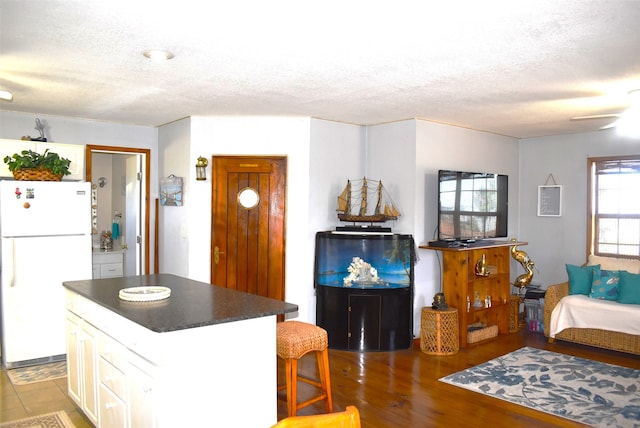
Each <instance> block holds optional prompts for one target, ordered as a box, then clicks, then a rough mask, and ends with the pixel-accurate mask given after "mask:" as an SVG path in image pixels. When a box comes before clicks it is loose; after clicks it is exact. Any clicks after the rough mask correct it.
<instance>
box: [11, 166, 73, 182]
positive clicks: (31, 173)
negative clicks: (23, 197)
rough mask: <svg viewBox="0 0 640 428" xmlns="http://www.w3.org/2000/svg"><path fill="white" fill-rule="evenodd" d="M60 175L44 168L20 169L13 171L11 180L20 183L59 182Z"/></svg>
mask: <svg viewBox="0 0 640 428" xmlns="http://www.w3.org/2000/svg"><path fill="white" fill-rule="evenodd" d="M62 175H63V174H54V173H53V172H51V171H50V170H48V169H44V168H21V169H16V170H15V171H13V178H15V179H16V180H21V181H60V180H62Z"/></svg>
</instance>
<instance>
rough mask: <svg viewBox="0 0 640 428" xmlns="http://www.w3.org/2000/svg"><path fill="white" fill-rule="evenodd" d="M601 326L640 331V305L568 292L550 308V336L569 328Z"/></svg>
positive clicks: (638, 332)
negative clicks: (567, 294) (568, 294)
mask: <svg viewBox="0 0 640 428" xmlns="http://www.w3.org/2000/svg"><path fill="white" fill-rule="evenodd" d="M572 327H573V328H598V329H601V330H609V331H618V332H621V333H629V334H638V335H640V305H628V304H623V303H618V302H615V301H609V300H599V299H592V298H590V297H588V296H584V295H571V296H565V297H563V298H562V299H560V302H558V304H557V305H556V307H555V308H554V309H553V311H552V312H551V321H550V322H549V336H550V337H556V334H558V333H560V332H561V331H562V330H564V329H566V328H572Z"/></svg>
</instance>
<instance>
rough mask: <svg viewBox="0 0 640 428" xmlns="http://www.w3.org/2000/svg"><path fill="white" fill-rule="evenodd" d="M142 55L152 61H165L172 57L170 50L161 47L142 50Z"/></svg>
mask: <svg viewBox="0 0 640 428" xmlns="http://www.w3.org/2000/svg"><path fill="white" fill-rule="evenodd" d="M142 55H144V56H145V57H147V58H149V59H151V60H154V61H167V60H170V59H171V58H173V57H174V55H173V54H172V53H171V52H169V51H165V50H162V49H149V50H146V51H144V52H142Z"/></svg>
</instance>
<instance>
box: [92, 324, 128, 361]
mask: <svg viewBox="0 0 640 428" xmlns="http://www.w3.org/2000/svg"><path fill="white" fill-rule="evenodd" d="M127 352H128V351H127V349H126V348H125V347H124V345H122V344H121V343H120V342H118V341H116V340H115V339H113V338H111V337H109V336H107V335H106V334H104V333H102V332H100V334H99V335H98V354H99V355H100V357H102V358H104V360H105V361H108V362H109V363H111V364H112V365H114V366H115V367H116V368H118V369H120V370H124V368H125V367H126V364H127Z"/></svg>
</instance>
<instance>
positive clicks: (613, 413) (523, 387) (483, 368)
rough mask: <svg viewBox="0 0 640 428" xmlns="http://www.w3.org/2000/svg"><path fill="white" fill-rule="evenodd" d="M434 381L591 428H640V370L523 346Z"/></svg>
mask: <svg viewBox="0 0 640 428" xmlns="http://www.w3.org/2000/svg"><path fill="white" fill-rule="evenodd" d="M440 381H442V382H446V383H449V384H451V385H455V386H458V387H461V388H465V389H469V390H471V391H475V392H479V393H481V394H485V395H489V396H491V397H495V398H500V399H502V400H505V401H508V402H511V403H515V404H519V405H521V406H526V407H529V408H531V409H535V410H540V411H542V412H547V413H551V414H553V415H556V416H561V417H564V418H567V419H571V420H573V421H576V422H580V423H583V424H586V425H591V426H594V427H638V426H640V370H634V369H629V368H625V367H619V366H614V365H611V364H605V363H600V362H597V361H590V360H587V359H583V358H576V357H572V356H570V355H564V354H558V353H555V352H549V351H544V350H541V349H535V348H529V347H525V348H522V349H519V350H517V351H515V352H511V353H509V354H507V355H504V356H502V357H499V358H496V359H494V360H491V361H488V362H486V363H484V364H480V365H478V366H475V367H472V368H470V369H467V370H463V371H461V372H458V373H454V374H452V375H449V376H446V377H443V378H442V379H440Z"/></svg>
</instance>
